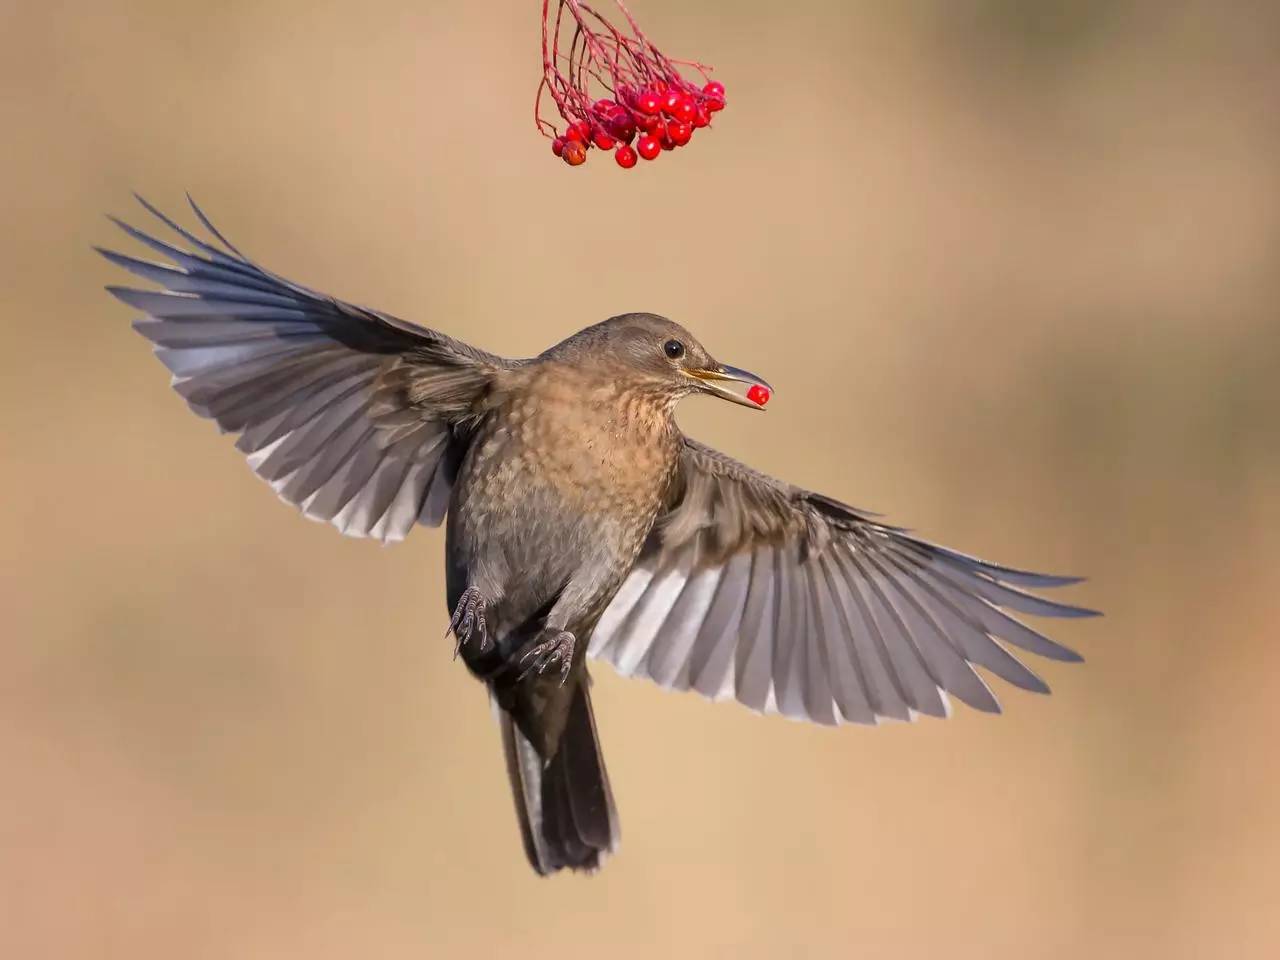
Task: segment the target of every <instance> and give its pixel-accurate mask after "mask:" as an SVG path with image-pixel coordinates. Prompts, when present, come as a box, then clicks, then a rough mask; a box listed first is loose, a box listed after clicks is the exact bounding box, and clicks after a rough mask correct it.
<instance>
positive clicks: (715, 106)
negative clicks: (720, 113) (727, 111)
mask: <svg viewBox="0 0 1280 960" xmlns="http://www.w3.org/2000/svg"><path fill="white" fill-rule="evenodd" d="M706 107H707V109H708V110H710V111H711V112H712V113H715V112H716V111H717V110H723V109H724V101H723V100H720V99H717V98H716V97H708V98H707V102H706Z"/></svg>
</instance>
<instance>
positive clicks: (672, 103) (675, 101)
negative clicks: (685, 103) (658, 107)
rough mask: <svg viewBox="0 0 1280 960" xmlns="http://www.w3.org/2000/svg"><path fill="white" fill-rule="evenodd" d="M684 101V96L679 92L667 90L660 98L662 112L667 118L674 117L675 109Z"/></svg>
mask: <svg viewBox="0 0 1280 960" xmlns="http://www.w3.org/2000/svg"><path fill="white" fill-rule="evenodd" d="M683 99H684V94H682V93H681V92H680V91H679V90H669V91H667V95H666V96H665V97H663V98H662V112H663V113H665V114H666V115H667V116H668V117H674V116H675V115H676V109H677V108H678V107H679V106H680V101H681V100H683Z"/></svg>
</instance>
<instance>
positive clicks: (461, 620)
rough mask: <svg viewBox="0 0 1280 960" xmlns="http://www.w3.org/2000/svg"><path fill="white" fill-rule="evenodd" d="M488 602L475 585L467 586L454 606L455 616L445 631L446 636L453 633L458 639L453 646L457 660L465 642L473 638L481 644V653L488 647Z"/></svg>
mask: <svg viewBox="0 0 1280 960" xmlns="http://www.w3.org/2000/svg"><path fill="white" fill-rule="evenodd" d="M486 603H487V601H486V600H485V598H484V595H483V594H482V593H481V592H480V591H479V590H477V589H476V588H475V587H467V589H466V590H464V591H463V592H462V596H461V597H459V598H458V605H457V607H455V608H454V611H453V617H452V618H451V619H450V620H449V629H447V630H446V631H445V633H444V635H445V636H446V637H447V636H448V635H449V634H450V633H452V634H453V635H454V637H455V638H456V639H457V641H458V642H457V643H456V644H455V645H454V648H453V657H454V659H455V660H456V659H457V657H458V654H459V653H460V652H461V651H462V646H463V644H466V643H470V642H472V639H473V638H475V640H476V642H477V643H478V644H479V647H480V652H481V653H483V652H484V651H485V649H487V648H488V646H489V629H488V627H489V625H488V623H487V622H486V620H485V606H486Z"/></svg>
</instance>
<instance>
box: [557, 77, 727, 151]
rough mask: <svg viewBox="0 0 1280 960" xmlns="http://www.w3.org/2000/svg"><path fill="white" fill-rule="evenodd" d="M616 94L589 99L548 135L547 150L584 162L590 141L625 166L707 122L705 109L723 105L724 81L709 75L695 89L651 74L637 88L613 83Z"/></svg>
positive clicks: (680, 142) (679, 141)
mask: <svg viewBox="0 0 1280 960" xmlns="http://www.w3.org/2000/svg"><path fill="white" fill-rule="evenodd" d="M617 97H618V99H617V100H597V101H596V102H595V103H593V104H592V105H591V107H590V109H589V110H588V111H586V115H585V116H584V117H582V118H581V119H579V120H575V121H574V122H573V123H571V124H569V127H568V129H567V130H565V132H564V133H563V134H561V135H560V136H557V137H556V138H555V139H554V140H552V141H551V151H552V153H554V154H555V155H556V156H557V157H559V158H560V159H561V160H563V161H564V162H565V163H567V164H568V165H569V166H571V167H576V166H578V165H579V164H582V163H585V162H586V160H587V151H588V150H590V149H591V148H592V147H598V148H599V149H601V150H613V151H614V154H613V158H614V160H616V161H617V163H618V166H620V167H622V168H623V169H625V170H630V169H631V168H632V167H634V166H635V165H636V157H637V156H640V157H643V158H644V159H645V160H653V159H655V158H656V157H657V156H658V154H659V153H661V152H662V151H663V150H674V149H675V148H676V147H683V146H684V145H685V144H686V143H688V142H689V141H690V140H691V139H693V134H694V131H695V130H698V129H700V128H701V127H706V126H710V124H711V115H712V114H713V113H716V112H718V111H720V110H723V109H724V84H722V83H719V82H717V81H715V80H712V81H711V82H710V83H708V84H707V85H706V86H704V87H703V88H702V89H701V90H698V88H697V87H695V86H693V85H692V84H689V83H686V82H684V81H683V80H671V81H666V80H657V81H654V82H653V83H651V84H649V85H648V86H646V87H645V88H644V89H642V90H635V89H633V88H631V87H628V86H619V87H618V89H617ZM633 141H634V143H635V146H634V147H633V146H632V142H633Z"/></svg>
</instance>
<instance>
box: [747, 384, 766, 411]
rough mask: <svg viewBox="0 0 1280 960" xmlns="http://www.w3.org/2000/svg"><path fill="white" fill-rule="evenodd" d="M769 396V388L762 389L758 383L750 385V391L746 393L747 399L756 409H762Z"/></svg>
mask: <svg viewBox="0 0 1280 960" xmlns="http://www.w3.org/2000/svg"><path fill="white" fill-rule="evenodd" d="M770 396H771V394H770V393H769V388H768V387H762V386H760V384H758V383H753V384H752V385H751V389H750V390H748V391H747V399H748V400H750V401H751V402H752V403H754V404H755V405H756V406H757V407H763V406H764V405H765V404H766V403H768V402H769V397H770Z"/></svg>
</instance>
